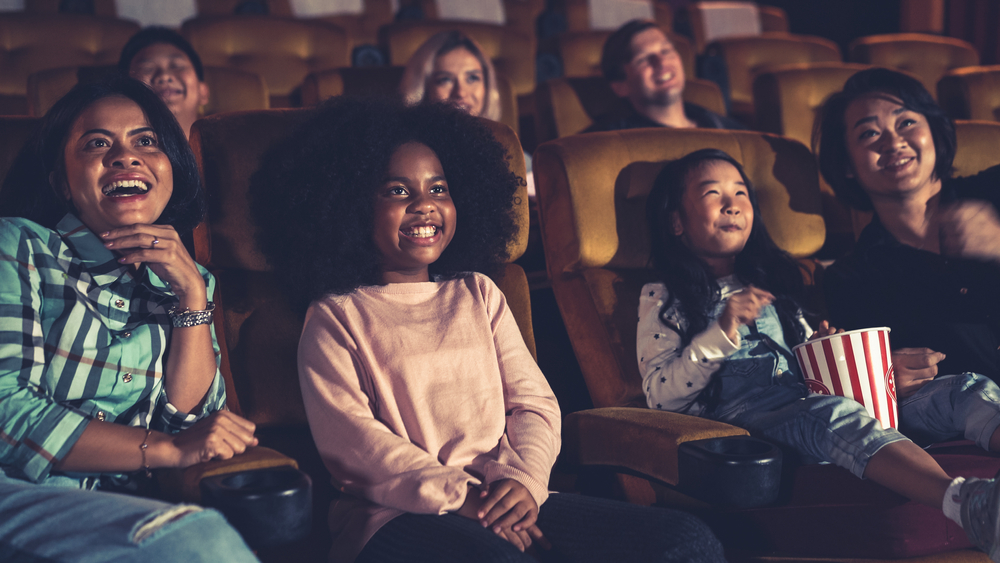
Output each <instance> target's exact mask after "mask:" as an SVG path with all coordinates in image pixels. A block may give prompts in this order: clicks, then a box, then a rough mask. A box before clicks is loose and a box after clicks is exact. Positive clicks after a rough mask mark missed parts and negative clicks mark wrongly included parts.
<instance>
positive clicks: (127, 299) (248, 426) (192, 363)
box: [0, 78, 256, 561]
mask: <svg viewBox="0 0 1000 563" xmlns="http://www.w3.org/2000/svg"><path fill="white" fill-rule="evenodd" d="M203 213H204V200H203V195H202V191H201V186H200V181H199V179H198V171H197V167H196V165H195V162H194V157H193V155H192V153H191V150H190V148H189V147H188V144H187V139H186V136H185V135H184V133H183V132H182V131H181V129H180V127H179V126H178V124H177V121H176V120H175V119H174V118H173V116H172V114H171V113H170V111H169V110H168V109H167V107H166V106H165V105H164V104H163V102H162V101H160V99H159V98H158V97H157V96H156V94H154V93H153V92H152V91H151V90H149V89H148V88H147V87H146V86H145V85H143V84H142V83H140V82H137V81H134V80H132V79H126V78H119V79H114V80H112V81H110V82H108V83H106V84H89V85H80V86H77V87H76V88H74V89H73V91H71V92H70V93H69V94H67V95H66V97H64V98H63V99H62V100H60V101H59V102H58V103H57V104H56V105H55V106H54V107H53V108H52V110H51V111H50V112H49V113H48V114H47V115H46V116H45V118H44V119H43V120H42V123H41V129H40V132H39V133H38V135H36V137H35V138H34V139H33V141H32V142H31V143H29V145H28V146H26V147H25V149H24V150H23V151H22V153H21V154H20V155H19V156H18V160H17V161H16V162H15V164H14V166H13V167H12V169H11V172H10V174H9V175H8V177H7V179H6V180H5V182H4V185H3V190H2V191H0V215H4V216H7V215H9V216H11V218H6V219H0V560H7V559H9V558H13V559H18V558H19V557H20V558H25V559H26V560H32V561H34V560H36V559H35V558H38V559H40V560H41V559H43V560H45V561H89V560H93V561H111V560H114V561H126V560H127V561H131V560H138V559H140V558H141V559H142V560H143V561H253V560H255V559H254V557H253V555H252V554H251V553H250V551H249V550H248V549H247V547H246V545H245V544H244V543H243V541H242V540H241V539H240V537H239V535H238V534H237V533H236V532H235V531H234V530H233V529H232V528H230V527H229V526H228V524H226V522H225V520H224V519H223V518H222V517H221V515H219V514H218V513H216V512H215V511H211V510H203V509H201V508H199V507H194V506H173V505H168V504H165V503H161V502H158V501H153V500H148V499H143V498H139V497H133V496H125V495H119V494H114V493H108V492H100V489H101V488H108V487H111V486H115V487H118V486H119V485H120V484H121V482H122V481H127V476H126V474H128V473H130V472H136V471H143V470H144V471H146V472H148V471H149V469H151V468H156V467H187V466H189V465H193V464H195V463H198V462H202V461H206V460H209V459H213V458H229V457H232V456H233V455H235V454H237V453H240V452H242V451H244V450H245V449H246V447H247V446H251V445H255V444H256V438H254V435H253V432H254V425H253V424H252V423H251V422H249V421H246V420H244V419H242V418H240V417H238V416H236V415H233V414H232V413H229V412H228V411H226V410H225V388H224V385H223V382H222V379H221V377H220V375H219V371H218V347H217V345H216V342H215V335H214V333H213V332H212V328H211V323H210V321H211V318H212V315H211V309H212V308H213V307H212V305H211V304H210V303H209V301H208V298H209V297H210V296H211V295H212V292H213V291H214V280H213V278H212V276H211V274H209V273H208V271H207V270H205V269H204V268H202V267H201V266H200V265H198V264H196V263H195V262H194V260H193V259H192V258H191V256H190V255H189V254H188V253H187V251H186V250H185V248H184V245H183V244H182V243H181V239H180V233H185V232H189V231H190V230H191V229H192V228H193V227H194V225H195V224H197V222H198V221H199V220H200V219H201V217H202V215H203Z"/></svg>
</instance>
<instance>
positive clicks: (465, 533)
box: [355, 493, 725, 563]
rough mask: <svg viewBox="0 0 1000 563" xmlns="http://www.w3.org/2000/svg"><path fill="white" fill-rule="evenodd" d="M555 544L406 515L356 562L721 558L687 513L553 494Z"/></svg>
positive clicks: (455, 518) (547, 513)
mask: <svg viewBox="0 0 1000 563" xmlns="http://www.w3.org/2000/svg"><path fill="white" fill-rule="evenodd" d="M538 528H539V529H540V530H541V531H542V533H543V534H544V535H545V538H546V539H547V540H548V541H549V542H550V543H551V544H552V549H551V551H545V550H536V553H537V555H538V559H535V558H532V557H531V556H529V555H526V554H524V553H521V552H520V551H518V550H517V548H515V547H514V546H513V545H512V544H510V543H508V542H507V540H504V539H503V538H501V537H500V536H497V535H496V534H494V533H493V532H492V531H490V530H488V529H486V528H483V527H482V526H480V525H479V523H478V522H476V521H474V520H470V519H468V518H465V517H464V516H459V515H457V514H443V515H437V514H404V515H402V516H398V517H396V518H394V519H393V520H392V521H390V522H389V523H388V524H386V525H385V526H383V527H382V528H381V529H379V531H378V532H376V533H375V535H374V536H372V538H371V540H369V541H368V544H367V545H365V548H364V549H363V550H362V551H361V554H360V555H358V558H357V559H355V563H395V562H398V563H404V562H405V563H422V562H427V563H432V562H433V563H437V562H439V561H449V562H452V563H530V562H535V563H537V561H542V562H549V561H551V562H553V563H556V562H558V563H562V562H570V561H572V562H575V563H591V562H593V563H604V562H606V561H615V562H622V563H628V562H633V561H634V562H654V561H655V562H657V563H660V562H663V563H672V562H676V563H682V562H683V563H714V562H723V561H725V558H724V557H723V553H722V545H721V544H720V543H719V540H718V539H716V538H715V536H714V535H713V534H712V532H711V530H709V529H708V526H707V525H706V524H704V523H703V522H701V521H700V520H698V519H697V518H695V517H694V516H691V515H690V514H687V513H685V512H679V511H676V510H667V509H665V508H652V507H646V506H637V505H634V504H628V503H624V502H618V501H613V500H607V499H601V498H593V497H586V496H582V495H575V494H569V493H553V494H551V495H549V498H548V500H547V501H545V503H544V504H542V506H541V508H540V509H539V511H538Z"/></svg>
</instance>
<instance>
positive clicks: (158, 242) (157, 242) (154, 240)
mask: <svg viewBox="0 0 1000 563" xmlns="http://www.w3.org/2000/svg"><path fill="white" fill-rule="evenodd" d="M158 244H160V239H158V238H156V237H153V247H155V246H156V245H158Z"/></svg>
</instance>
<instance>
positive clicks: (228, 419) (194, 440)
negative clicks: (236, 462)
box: [149, 411, 257, 467]
mask: <svg viewBox="0 0 1000 563" xmlns="http://www.w3.org/2000/svg"><path fill="white" fill-rule="evenodd" d="M255 429H256V426H255V425H254V423H252V422H250V421H249V420H246V419H245V418H242V417H239V416H237V415H235V414H233V413H231V412H229V411H216V412H214V413H212V414H211V415H209V416H208V417H206V418H203V419H201V420H199V421H198V422H196V423H195V424H194V426H192V427H191V428H188V429H187V430H183V431H181V432H178V433H177V434H174V435H167V434H161V435H159V436H162V438H161V439H160V440H158V443H156V444H153V443H151V444H150V453H149V455H150V460H153V456H154V455H158V456H160V457H161V461H159V462H157V464H156V465H154V467H189V466H191V465H194V464H196V463H202V462H205V461H209V460H212V459H229V458H231V457H233V456H234V455H236V454H241V453H243V452H244V451H246V449H247V447H249V446H256V445H257V438H255V437H254V435H253V433H254V430H255ZM152 439H153V437H152V435H151V436H150V440H152ZM150 465H153V464H152V463H151V464H150Z"/></svg>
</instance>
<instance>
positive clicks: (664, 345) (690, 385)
mask: <svg viewBox="0 0 1000 563" xmlns="http://www.w3.org/2000/svg"><path fill="white" fill-rule="evenodd" d="M666 298H667V289H666V287H664V285H663V284H661V283H650V284H646V285H645V286H643V288H642V295H641V296H640V297H639V326H638V329H637V333H636V356H637V358H638V359H639V373H640V374H641V375H642V389H643V391H644V392H645V393H646V403H647V404H648V405H649V408H652V409H659V410H667V411H675V412H679V411H682V410H683V409H684V407H685V406H687V405H688V404H690V403H691V402H692V401H693V400H694V398H695V397H696V396H697V395H698V393H700V392H701V390H702V389H704V388H705V387H706V386H707V385H708V382H709V380H710V379H711V377H712V374H713V373H715V372H716V371H718V369H719V367H720V366H721V365H722V362H723V361H724V360H725V359H726V358H728V357H729V356H731V355H732V354H733V353H735V352H736V351H737V350H739V348H740V342H739V337H738V336H737V341H736V342H735V343H734V342H732V341H730V340H729V338H728V337H727V336H726V334H725V333H724V332H723V331H722V327H720V326H719V323H718V321H712V323H711V324H709V325H708V328H706V329H705V330H704V331H702V332H701V333H699V334H697V335H695V336H694V338H692V339H691V343H690V344H688V345H687V346H686V347H684V348H681V337H680V334H678V332H677V331H676V330H674V329H672V328H670V327H668V326H666V325H664V324H663V322H661V321H660V308H661V307H663V303H664V302H665V301H666ZM668 320H670V321H673V322H679V321H680V315H678V313H677V310H676V307H675V306H672V307H671V310H670V311H668ZM678 326H680V325H678ZM685 412H688V413H689V414H701V407H699V406H697V405H695V406H694V407H693V408H692V409H691V410H689V411H685Z"/></svg>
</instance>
